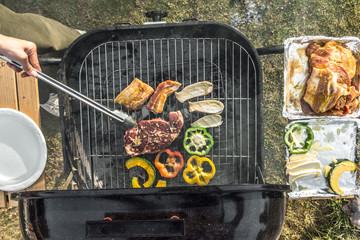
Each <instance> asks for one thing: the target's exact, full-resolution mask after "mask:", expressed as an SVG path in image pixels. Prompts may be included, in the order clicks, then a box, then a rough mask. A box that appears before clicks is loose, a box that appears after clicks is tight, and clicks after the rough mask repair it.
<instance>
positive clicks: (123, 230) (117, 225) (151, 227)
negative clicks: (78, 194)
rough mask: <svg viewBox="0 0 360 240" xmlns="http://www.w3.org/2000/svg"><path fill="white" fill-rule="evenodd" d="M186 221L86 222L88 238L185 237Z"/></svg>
mask: <svg viewBox="0 0 360 240" xmlns="http://www.w3.org/2000/svg"><path fill="white" fill-rule="evenodd" d="M184 236H185V220H184V219H167V220H120V221H107V220H106V221H86V237H87V238H105V237H112V238H120V237H121V238H133V237H135V238H137V237H184Z"/></svg>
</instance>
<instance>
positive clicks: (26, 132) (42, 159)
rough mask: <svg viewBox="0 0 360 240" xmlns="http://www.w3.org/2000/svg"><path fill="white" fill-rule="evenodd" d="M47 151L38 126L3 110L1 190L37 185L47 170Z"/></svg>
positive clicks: (0, 110) (0, 122) (0, 127)
mask: <svg viewBox="0 0 360 240" xmlns="http://www.w3.org/2000/svg"><path fill="white" fill-rule="evenodd" d="M46 159H47V148H46V142H45V138H44V135H43V134H42V132H41V130H40V128H39V127H38V125H37V124H36V123H35V122H34V121H33V120H32V119H31V118H30V117H28V116H27V115H25V114H24V113H21V112H19V111H16V110H13V109H8V108H0V190H3V191H19V190H22V189H25V188H27V187H29V186H31V185H32V184H34V183H35V182H36V181H37V180H38V178H39V177H40V176H41V174H42V172H43V171H44V169H45V165H46Z"/></svg>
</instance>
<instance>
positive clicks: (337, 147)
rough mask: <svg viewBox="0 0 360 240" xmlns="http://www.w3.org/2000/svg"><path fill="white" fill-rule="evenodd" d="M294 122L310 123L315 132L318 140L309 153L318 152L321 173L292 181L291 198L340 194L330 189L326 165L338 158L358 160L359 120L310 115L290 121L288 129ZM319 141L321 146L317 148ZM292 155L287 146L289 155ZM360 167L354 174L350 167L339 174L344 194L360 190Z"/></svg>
mask: <svg viewBox="0 0 360 240" xmlns="http://www.w3.org/2000/svg"><path fill="white" fill-rule="evenodd" d="M294 123H303V124H307V126H309V127H310V128H311V129H312V130H313V133H314V142H313V144H312V147H311V149H310V150H309V153H315V154H316V155H317V157H316V158H317V159H318V160H319V161H320V162H321V168H322V169H321V175H320V176H319V177H317V178H311V179H299V180H297V181H295V182H293V183H291V184H290V186H291V189H292V192H290V193H289V198H306V197H324V198H328V197H339V195H337V194H334V193H330V192H329V191H328V190H329V187H328V185H327V180H326V178H325V177H324V168H325V166H328V165H330V164H331V163H332V161H333V160H334V159H348V160H350V161H353V162H357V142H358V137H359V134H358V126H359V122H358V120H350V119H342V120H338V119H309V120H299V121H293V122H291V123H289V124H288V125H287V126H286V128H285V131H286V130H287V129H288V128H289V127H290V126H291V125H292V124H294ZM316 142H317V144H316V145H317V149H314V148H315V147H313V146H315V143H316ZM289 156H290V152H289V149H288V148H287V146H286V152H285V158H286V159H288V158H289ZM357 175H358V173H357V171H356V172H355V173H354V174H351V173H350V171H347V172H344V173H343V174H342V175H341V176H340V178H339V181H338V182H339V186H340V188H341V189H342V190H343V191H344V192H345V194H344V195H343V197H344V196H349V195H354V194H360V188H359V185H358V181H357V177H358V176H357Z"/></svg>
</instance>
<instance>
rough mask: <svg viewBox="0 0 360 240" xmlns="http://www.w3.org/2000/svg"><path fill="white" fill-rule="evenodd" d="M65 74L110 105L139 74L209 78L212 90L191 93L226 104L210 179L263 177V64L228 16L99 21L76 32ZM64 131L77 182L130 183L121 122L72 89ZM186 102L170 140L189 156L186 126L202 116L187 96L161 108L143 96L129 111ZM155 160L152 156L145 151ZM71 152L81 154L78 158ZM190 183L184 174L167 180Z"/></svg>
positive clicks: (142, 112)
mask: <svg viewBox="0 0 360 240" xmlns="http://www.w3.org/2000/svg"><path fill="white" fill-rule="evenodd" d="M60 78H61V79H62V80H63V82H64V83H65V84H67V85H69V86H70V87H72V88H74V89H75V90H78V91H79V92H81V93H83V94H85V95H87V96H88V97H90V98H93V99H95V100H96V101H98V102H100V103H101V104H103V105H106V106H108V107H109V108H111V109H115V108H118V109H120V110H122V111H126V109H125V108H122V107H121V106H120V105H114V99H115V97H116V96H117V94H119V93H120V92H121V91H122V90H123V89H124V88H125V87H126V86H128V85H129V84H130V82H131V81H132V80H133V79H134V78H139V79H141V80H143V81H144V82H146V83H148V84H149V85H150V86H152V87H153V88H154V89H155V88H156V86H157V85H158V84H159V83H161V82H163V81H165V80H168V79H171V80H175V81H178V82H180V83H182V85H183V86H187V85H190V84H192V83H196V82H199V81H210V82H212V83H213V84H214V91H213V92H212V93H211V94H209V95H206V96H204V97H199V98H197V99H192V100H191V101H199V100H207V99H217V100H219V101H221V102H222V103H223V104H224V105H225V110H224V112H223V113H222V114H221V115H222V118H223V124H222V125H221V126H220V127H216V128H211V129H210V134H211V135H212V136H213V137H214V142H215V145H214V146H213V148H212V150H211V152H210V153H209V155H207V157H209V158H210V159H212V160H213V162H214V164H215V166H216V167H217V173H216V175H215V177H214V179H212V181H211V182H210V184H212V185H224V184H241V183H254V184H256V183H262V179H261V176H260V174H261V172H262V170H263V122H262V121H263V118H262V108H261V104H262V103H261V101H262V72H261V64H260V61H259V58H258V55H257V52H256V50H255V49H254V48H253V47H252V45H251V43H250V42H249V41H248V40H247V39H246V37H245V36H244V35H242V34H241V33H240V32H239V31H237V30H235V29H234V28H232V27H230V26H227V25H225V24H219V23H209V22H196V23H179V24H156V25H150V26H147V25H144V26H126V27H121V28H120V29H119V28H110V29H101V30H96V31H94V32H91V33H88V34H87V35H85V36H83V37H82V38H80V39H78V40H77V41H76V42H75V43H74V44H73V45H72V47H70V49H69V51H68V52H67V54H66V55H65V57H64V59H63V63H62V68H61V71H60ZM62 106H63V113H65V114H62V116H61V119H62V123H63V126H64V127H63V129H64V131H63V139H64V149H65V152H64V153H65V156H66V157H67V159H66V163H67V164H69V165H68V169H72V168H75V169H77V174H76V175H77V176H78V177H79V178H78V181H77V182H78V183H79V184H80V185H81V186H79V188H88V189H94V188H101V189H109V188H110V189H111V188H129V187H131V182H130V179H131V178H130V176H129V171H128V170H127V169H126V168H125V167H124V165H125V161H126V160H127V159H129V156H127V154H126V152H125V150H124V142H123V135H124V129H122V127H121V125H119V124H118V123H116V122H114V121H111V120H110V119H109V118H108V117H107V116H103V115H102V114H101V113H99V112H96V111H95V110H93V109H91V108H90V107H88V106H86V105H84V104H82V103H81V102H79V101H77V100H75V99H71V98H69V97H68V96H63V97H62ZM176 110H181V112H182V114H183V116H184V121H185V123H184V127H183V130H182V133H181V134H180V136H179V137H178V138H177V139H176V140H175V142H174V143H173V144H172V145H171V147H170V148H171V150H175V151H180V152H181V153H182V155H183V156H184V159H188V158H189V157H190V155H189V154H187V152H186V151H185V150H184V149H183V146H182V140H183V133H184V131H185V130H186V128H188V127H190V123H192V122H194V121H195V120H197V119H198V118H200V117H202V116H204V114H201V113H189V111H188V103H187V102H185V103H184V104H182V103H180V102H178V101H177V100H176V98H175V96H174V94H173V95H171V96H170V97H169V99H168V100H167V102H166V105H165V108H164V112H163V114H160V115H159V114H154V113H152V112H149V111H148V110H147V109H146V104H145V105H144V106H143V107H142V108H141V109H139V110H137V111H135V112H127V111H126V112H127V113H128V114H130V115H131V116H132V117H134V119H135V120H136V121H137V122H139V121H141V120H143V119H153V118H156V117H161V118H163V119H167V117H168V114H169V112H170V111H176ZM144 157H145V158H146V159H148V160H150V161H153V160H154V158H155V156H154V155H153V156H144ZM73 159H76V161H74V160H73ZM182 185H187V183H185V181H184V180H183V179H182V176H181V175H179V176H178V177H176V178H175V179H172V180H171V181H168V186H182Z"/></svg>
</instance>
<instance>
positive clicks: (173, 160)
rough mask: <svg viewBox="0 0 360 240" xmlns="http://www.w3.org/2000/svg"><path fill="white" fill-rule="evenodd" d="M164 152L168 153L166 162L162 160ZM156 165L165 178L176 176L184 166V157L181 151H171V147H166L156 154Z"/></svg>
mask: <svg viewBox="0 0 360 240" xmlns="http://www.w3.org/2000/svg"><path fill="white" fill-rule="evenodd" d="M163 153H165V154H167V155H168V157H167V158H166V160H165V162H162V161H161V155H162V154H163ZM155 167H156V168H157V169H158V170H159V172H160V175H161V176H163V177H165V178H174V177H176V175H177V174H178V172H179V171H180V170H181V169H182V168H183V167H184V159H183V156H182V155H181V153H179V152H171V151H170V149H165V150H162V151H161V152H159V153H158V154H157V155H156V158H155Z"/></svg>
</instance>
